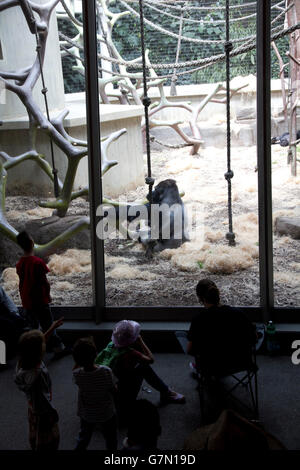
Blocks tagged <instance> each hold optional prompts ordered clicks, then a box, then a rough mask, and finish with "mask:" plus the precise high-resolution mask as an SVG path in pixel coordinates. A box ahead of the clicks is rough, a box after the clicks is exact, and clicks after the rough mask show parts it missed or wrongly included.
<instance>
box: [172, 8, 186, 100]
mask: <svg viewBox="0 0 300 470" xmlns="http://www.w3.org/2000/svg"><path fill="white" fill-rule="evenodd" d="M182 25H183V10H182V12H181V17H180V23H179V34H178V41H177V50H176V58H175V64H178V60H179V54H180V48H181V35H182ZM176 82H177V75H176V68H175V67H174V70H173V75H172V78H171V96H176V95H177V92H176Z"/></svg>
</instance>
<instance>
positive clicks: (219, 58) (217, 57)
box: [59, 23, 300, 78]
mask: <svg viewBox="0 0 300 470" xmlns="http://www.w3.org/2000/svg"><path fill="white" fill-rule="evenodd" d="M276 29H278V28H274V30H273V31H275V30H276ZM298 29H300V23H297V24H295V25H293V26H290V27H289V28H285V29H283V30H281V31H280V32H278V33H275V34H273V35H272V36H271V42H272V41H277V40H278V39H281V38H282V37H284V36H286V35H288V34H292V33H293V32H294V31H296V30H298ZM59 37H60V38H62V39H63V40H65V41H66V42H68V43H69V44H71V45H73V46H75V47H77V48H78V49H79V50H81V51H84V48H83V47H82V46H80V45H79V44H77V43H76V42H74V41H72V39H70V38H68V37H67V36H65V35H64V34H62V33H59ZM253 38H255V37H254V36H253ZM223 44H224V42H223ZM255 48H256V43H254V44H249V45H242V46H239V47H236V48H235V49H233V50H232V51H231V53H230V57H236V56H238V55H239V54H244V53H245V52H249V51H251V50H253V49H255ZM98 57H99V59H104V60H106V61H108V62H115V63H117V64H120V65H125V66H127V67H131V68H142V65H141V64H138V63H134V64H132V63H130V62H126V61H125V60H119V59H114V58H113V57H108V56H104V55H102V54H98ZM223 60H225V54H218V55H214V56H211V57H205V58H203V59H197V60H190V61H186V62H179V63H178V64H175V63H154V64H151V65H146V68H147V69H155V70H160V69H172V68H188V67H197V66H205V65H206V66H207V65H211V64H214V63H217V62H220V61H223ZM158 78H159V77H158Z"/></svg>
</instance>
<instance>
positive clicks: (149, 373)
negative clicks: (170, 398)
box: [136, 364, 169, 393]
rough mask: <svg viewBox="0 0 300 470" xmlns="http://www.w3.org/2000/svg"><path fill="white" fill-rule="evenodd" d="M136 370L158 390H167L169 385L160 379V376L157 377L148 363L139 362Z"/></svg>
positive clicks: (163, 391) (165, 391)
mask: <svg viewBox="0 0 300 470" xmlns="http://www.w3.org/2000/svg"><path fill="white" fill-rule="evenodd" d="M136 370H137V373H138V374H139V375H140V377H142V378H143V379H145V380H146V382H147V383H148V384H149V385H150V386H151V387H153V388H154V389H155V390H157V391H158V392H160V393H167V392H168V391H169V387H168V386H167V385H166V384H165V383H164V382H163V381H162V379H161V378H160V377H158V375H157V374H156V372H154V370H153V369H152V367H150V366H149V365H148V364H146V365H144V364H143V365H142V364H140V365H139V366H138V367H137V368H136Z"/></svg>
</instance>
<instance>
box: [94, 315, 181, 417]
mask: <svg viewBox="0 0 300 470" xmlns="http://www.w3.org/2000/svg"><path fill="white" fill-rule="evenodd" d="M140 330H141V327H140V325H139V323H137V322H135V321H131V320H122V321H120V322H119V323H117V324H116V325H115V327H114V329H113V334H112V341H111V342H110V343H109V344H108V346H107V347H106V348H105V349H104V350H103V351H101V352H100V353H99V355H98V356H97V358H96V364H103V365H106V366H108V367H110V368H111V369H112V371H113V373H114V374H115V376H116V377H117V378H118V390H119V393H118V396H119V400H118V408H119V412H120V413H121V415H122V417H123V418H124V419H126V414H127V413H126V412H128V413H129V412H130V408H131V406H132V405H133V403H134V402H135V400H136V397H137V395H138V393H139V391H140V388H141V386H142V382H143V380H144V379H145V380H146V382H147V383H148V384H149V385H150V386H151V387H153V388H154V389H155V390H157V391H158V392H160V398H161V402H162V403H185V397H184V396H183V395H181V394H180V393H177V392H175V391H173V390H171V389H170V388H169V387H168V386H167V385H166V384H165V383H164V382H163V381H162V380H161V379H160V378H159V377H158V375H157V374H156V373H155V372H154V370H153V369H152V367H151V366H150V364H153V362H154V357H153V354H152V352H151V351H150V349H149V348H148V346H147V345H146V344H145V343H144V341H143V339H142V337H141V336H140Z"/></svg>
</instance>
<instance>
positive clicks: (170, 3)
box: [127, 0, 285, 11]
mask: <svg viewBox="0 0 300 470" xmlns="http://www.w3.org/2000/svg"><path fill="white" fill-rule="evenodd" d="M127 1H128V2H129V3H137V2H138V0H127ZM151 3H153V5H158V6H163V7H165V8H172V9H174V10H181V6H176V5H174V3H175V1H174V0H164V1H162V2H159V1H157V0H151ZM176 3H183V0H181V2H180V1H178V0H177V2H176ZM283 3H285V0H282V1H280V2H278V3H276V5H273V6H272V7H271V9H273V8H278V7H279V6H280V5H282V4H283ZM256 5H257V2H249V3H243V4H240V5H230V7H229V10H241V9H244V8H249V7H256ZM185 10H186V11H189V10H191V11H193V10H195V11H212V10H214V11H225V10H226V7H221V6H220V7H218V6H213V7H212V6H206V7H205V6H202V7H201V6H199V7H196V6H193V5H191V6H186V7H185Z"/></svg>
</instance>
